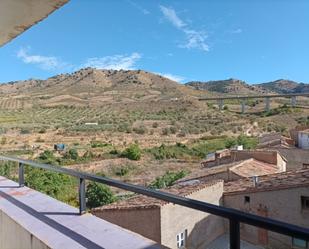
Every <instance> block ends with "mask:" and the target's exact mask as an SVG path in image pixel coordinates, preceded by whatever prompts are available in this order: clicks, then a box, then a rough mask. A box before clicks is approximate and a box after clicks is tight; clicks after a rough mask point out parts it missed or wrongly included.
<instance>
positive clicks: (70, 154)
mask: <svg viewBox="0 0 309 249" xmlns="http://www.w3.org/2000/svg"><path fill="white" fill-rule="evenodd" d="M63 157H64V159H71V160H77V159H78V157H79V156H78V153H77V150H76V149H69V151H67V152H66V153H65V154H64V156H63Z"/></svg>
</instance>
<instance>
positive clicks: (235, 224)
mask: <svg viewBox="0 0 309 249" xmlns="http://www.w3.org/2000/svg"><path fill="white" fill-rule="evenodd" d="M230 249H240V227H239V221H237V220H234V219H230Z"/></svg>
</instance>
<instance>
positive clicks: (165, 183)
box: [149, 170, 188, 189]
mask: <svg viewBox="0 0 309 249" xmlns="http://www.w3.org/2000/svg"><path fill="white" fill-rule="evenodd" d="M187 174H188V172H187V171H184V170H181V171H178V172H171V171H167V172H166V173H165V174H164V175H163V176H161V177H157V178H156V180H155V181H153V182H152V183H151V184H150V185H149V188H154V189H160V188H165V187H169V186H172V185H173V184H174V183H175V182H176V181H177V180H179V179H181V178H183V177H185V176H186V175H187Z"/></svg>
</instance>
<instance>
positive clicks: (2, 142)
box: [0, 137, 6, 145]
mask: <svg viewBox="0 0 309 249" xmlns="http://www.w3.org/2000/svg"><path fill="white" fill-rule="evenodd" d="M0 143H1V145H5V144H6V137H2V138H1V142H0Z"/></svg>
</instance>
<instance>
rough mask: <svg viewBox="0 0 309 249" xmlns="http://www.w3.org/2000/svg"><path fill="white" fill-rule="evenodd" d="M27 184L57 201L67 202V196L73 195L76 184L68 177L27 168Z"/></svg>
mask: <svg viewBox="0 0 309 249" xmlns="http://www.w3.org/2000/svg"><path fill="white" fill-rule="evenodd" d="M25 184H26V185H27V186H28V187H30V188H33V189H35V190H37V191H40V192H43V193H45V194H47V195H50V196H52V197H55V198H57V199H60V200H66V197H65V195H66V194H68V193H72V186H73V185H74V182H73V179H72V178H70V177H69V176H68V175H64V174H60V173H55V172H52V171H48V170H44V169H39V168H31V167H27V168H26V174H25Z"/></svg>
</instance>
